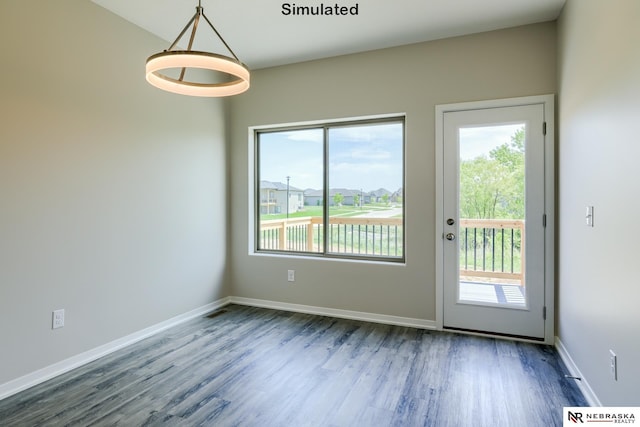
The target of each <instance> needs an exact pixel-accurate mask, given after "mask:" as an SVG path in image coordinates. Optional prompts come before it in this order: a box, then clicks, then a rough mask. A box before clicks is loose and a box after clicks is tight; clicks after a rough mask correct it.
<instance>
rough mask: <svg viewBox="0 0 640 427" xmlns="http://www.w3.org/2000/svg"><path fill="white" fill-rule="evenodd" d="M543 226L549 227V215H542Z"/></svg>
mask: <svg viewBox="0 0 640 427" xmlns="http://www.w3.org/2000/svg"><path fill="white" fill-rule="evenodd" d="M542 226H543V227H545V228H546V226H547V214H544V215H542Z"/></svg>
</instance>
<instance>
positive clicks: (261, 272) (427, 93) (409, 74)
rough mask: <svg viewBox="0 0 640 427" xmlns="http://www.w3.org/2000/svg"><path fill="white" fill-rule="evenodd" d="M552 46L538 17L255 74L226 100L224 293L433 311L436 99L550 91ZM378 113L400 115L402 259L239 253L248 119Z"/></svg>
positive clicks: (551, 31)
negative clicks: (228, 288) (227, 287)
mask: <svg viewBox="0 0 640 427" xmlns="http://www.w3.org/2000/svg"><path fill="white" fill-rule="evenodd" d="M555 48H556V27H555V23H544V24H536V25H530V26H525V27H519V28H514V29H508V30H501V31H495V32H489V33H483V34H477V35H472V36H467V37H459V38H453V39H446V40H440V41H435V42H429V43H421V44H415V45H409V46H404V47H398V48H392V49H385V50H380V51H374V52H367V53H362V54H355V55H348V56H342V57H336V58H330V59H325V60H319V61H312V62H306V63H300V64H295V65H289V66H283V67H277V68H271V69H264V70H258V71H256V72H254V73H253V75H252V87H251V90H250V91H249V92H247V93H246V94H244V95H241V96H238V97H235V98H233V99H232V100H231V111H230V113H231V116H230V118H231V132H232V140H231V165H230V167H231V171H232V175H231V190H230V195H231V199H230V200H231V210H232V212H233V215H232V216H231V225H232V227H231V259H230V266H231V272H230V273H231V274H232V280H233V295H235V296H240V297H248V298H259V299H266V300H275V301H279V302H286V303H297V304H307V305H312V306H319V307H327V308H336V309H345V310H355V311H363V312H369V313H377V314H385V315H395V316H402V317H409V318H415V319H424V320H435V304H436V302H435V250H434V247H435V242H436V238H437V236H435V209H436V206H435V205H434V204H435V171H434V168H435V161H434V155H435V141H434V134H435V128H434V115H435V106H436V105H437V104H444V103H452V102H462V101H474V100H483V99H495V98H507V97H517V96H525V95H539V94H547V93H555V91H556V62H555ZM385 113H406V134H407V145H406V189H405V191H406V194H405V196H406V226H407V228H406V245H407V251H406V259H407V261H406V265H393V264H370V263H363V262H341V261H330V260H317V259H304V258H287V257H276V256H255V255H250V254H249V253H248V242H249V239H250V234H249V225H248V224H249V219H248V210H249V208H248V200H249V197H250V191H249V182H248V176H249V167H250V166H249V164H248V160H247V159H248V157H249V149H248V146H249V144H248V141H247V139H248V138H247V129H248V127H249V126H257V125H269V124H277V123H291V122H297V121H307V120H322V119H335V118H343V117H359V116H366V115H375V114H385ZM287 269H295V270H296V282H295V284H291V283H288V282H287V274H286V273H287Z"/></svg>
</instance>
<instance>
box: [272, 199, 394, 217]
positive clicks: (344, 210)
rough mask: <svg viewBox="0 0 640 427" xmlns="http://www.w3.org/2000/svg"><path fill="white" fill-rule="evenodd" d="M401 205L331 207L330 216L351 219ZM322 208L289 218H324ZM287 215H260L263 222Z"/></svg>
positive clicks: (310, 207) (318, 207) (314, 207)
mask: <svg viewBox="0 0 640 427" xmlns="http://www.w3.org/2000/svg"><path fill="white" fill-rule="evenodd" d="M400 206H401V205H399V204H397V203H396V204H394V205H385V204H382V203H380V204H368V205H365V206H363V207H362V208H359V207H353V206H331V207H330V214H331V216H342V217H351V216H356V215H363V214H366V213H367V212H372V211H381V210H387V209H392V208H393V207H400ZM322 209H323V207H322V206H305V207H304V209H303V210H301V211H299V212H295V213H290V214H289V218H303V217H307V216H311V217H322ZM286 217H287V215H286V214H271V215H260V219H261V220H269V219H283V218H286ZM399 217H402V215H397V216H396V218H399Z"/></svg>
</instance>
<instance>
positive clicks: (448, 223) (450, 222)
mask: <svg viewBox="0 0 640 427" xmlns="http://www.w3.org/2000/svg"><path fill="white" fill-rule="evenodd" d="M455 223H456V222H455V221H454V220H453V218H449V219H448V220H447V225H453V224H455Z"/></svg>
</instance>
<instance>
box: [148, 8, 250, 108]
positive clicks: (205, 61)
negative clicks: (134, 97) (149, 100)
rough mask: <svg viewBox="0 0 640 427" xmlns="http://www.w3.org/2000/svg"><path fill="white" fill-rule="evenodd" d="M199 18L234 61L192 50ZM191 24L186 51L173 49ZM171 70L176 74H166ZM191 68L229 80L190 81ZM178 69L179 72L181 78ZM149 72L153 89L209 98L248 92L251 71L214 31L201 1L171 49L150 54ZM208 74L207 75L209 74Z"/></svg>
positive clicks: (223, 56) (226, 57) (149, 79)
mask: <svg viewBox="0 0 640 427" xmlns="http://www.w3.org/2000/svg"><path fill="white" fill-rule="evenodd" d="M200 17H203V18H204V19H205V21H207V23H208V24H209V26H210V27H211V29H212V30H213V31H214V32H215V33H216V35H217V36H218V38H219V39H220V41H222V43H223V44H224V46H225V47H226V48H227V50H229V52H230V53H231V55H233V58H231V57H229V56H225V55H219V54H215V53H210V52H202V51H197V50H191V48H192V46H193V40H194V38H195V36H196V30H197V29H198V23H199V22H200ZM192 25H193V28H192V29H191V36H190V38H189V44H188V47H187V50H172V49H173V48H174V47H176V45H177V44H178V42H179V41H180V39H181V38H182V37H183V36H184V34H185V33H186V32H187V30H188V29H189V27H190V26H192ZM171 69H173V71H174V75H173V76H171V75H168V74H166V72H167V71H168V70H171ZM188 69H203V70H209V71H212V72H215V73H216V74H219V73H221V75H222V76H225V77H229V79H225V81H222V82H219V81H216V82H209V83H207V82H200V81H188V80H186V79H185V74H186V72H187V70H188ZM177 70H180V71H179V75H178V71H177ZM146 73H147V74H146V78H147V81H148V82H149V83H151V84H152V85H153V86H155V87H157V88H160V89H163V90H166V91H168V92H173V93H178V94H181V95H190V96H210V97H213V96H231V95H237V94H240V93H242V92H244V91H246V90H247V89H249V70H248V69H247V67H246V66H245V65H244V64H243V63H242V62H240V60H239V59H238V57H237V56H236V54H235V53H233V50H231V48H230V47H229V45H228V44H227V42H225V41H224V39H223V38H222V36H221V35H220V33H219V32H218V30H216V29H215V27H214V26H213V24H212V23H211V21H209V18H207V16H206V15H205V14H204V9H203V7H202V5H201V0H198V6H197V7H196V13H195V15H193V18H191V20H190V21H189V22H188V23H187V25H186V26H185V27H184V29H183V30H182V32H181V33H180V34H179V35H178V37H177V38H176V40H175V41H174V42H173V43H172V44H171V46H169V48H168V49H166V50H165V51H164V52H160V53H156V54H155V55H151V56H150V57H149V58H148V59H147V67H146ZM195 74H198V73H195ZM205 74H207V73H206V71H205ZM211 74H212V73H211ZM208 77H211V75H208Z"/></svg>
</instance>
